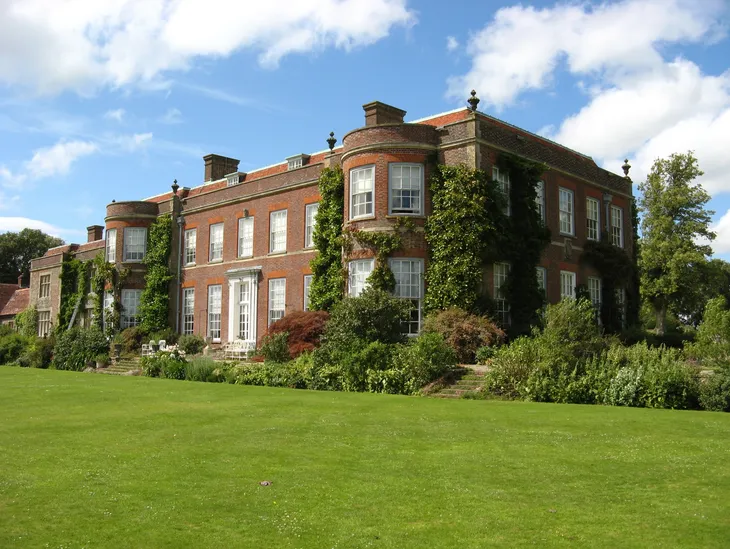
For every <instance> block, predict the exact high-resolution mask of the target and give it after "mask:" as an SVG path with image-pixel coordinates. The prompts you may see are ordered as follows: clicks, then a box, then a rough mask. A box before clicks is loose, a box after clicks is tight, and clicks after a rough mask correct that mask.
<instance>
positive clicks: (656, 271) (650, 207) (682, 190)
mask: <svg viewBox="0 0 730 549" xmlns="http://www.w3.org/2000/svg"><path fill="white" fill-rule="evenodd" d="M702 175H704V174H703V172H702V171H701V170H700V168H699V165H698V163H697V159H696V158H695V157H694V153H693V152H692V151H689V152H687V153H686V154H677V153H675V154H672V155H671V156H670V157H669V158H667V159H661V158H660V159H657V160H655V161H654V165H653V166H652V169H651V172H650V173H649V175H648V177H647V179H646V181H645V182H644V183H642V184H641V185H639V190H641V192H642V197H641V199H640V202H639V205H640V209H641V212H642V214H643V219H642V221H641V233H642V234H641V247H640V255H639V267H640V269H641V288H642V293H643V296H644V298H645V299H647V300H648V301H649V303H650V304H651V306H652V308H653V309H654V314H655V316H656V332H657V333H658V334H664V332H665V329H666V317H667V311H668V310H670V309H672V310H674V311H675V312H676V310H677V309H678V308H679V306H680V303H681V302H682V300H683V299H686V294H687V292H688V291H689V290H688V289H690V288H693V286H694V284H695V278H696V276H697V273H698V272H699V270H700V269H703V268H704V266H705V265H706V263H707V259H708V257H709V256H710V255H712V249H711V248H710V246H709V244H705V243H702V242H699V241H700V240H704V241H711V240H712V239H714V238H715V234H714V233H713V232H712V231H710V229H709V227H710V216H711V215H712V214H713V213H714V212H712V211H709V210H707V209H705V205H706V204H707V202H708V201H709V200H710V195H709V194H707V192H706V191H705V190H704V189H703V188H702V185H700V184H699V183H694V180H695V179H696V178H698V177H701V176H702Z"/></svg>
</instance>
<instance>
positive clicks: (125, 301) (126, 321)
mask: <svg viewBox="0 0 730 549" xmlns="http://www.w3.org/2000/svg"><path fill="white" fill-rule="evenodd" d="M141 295H142V290H122V296H121V297H122V314H121V319H120V320H121V327H122V329H124V328H131V327H132V326H137V325H138V324H139V317H138V309H139V298H140V296H141Z"/></svg>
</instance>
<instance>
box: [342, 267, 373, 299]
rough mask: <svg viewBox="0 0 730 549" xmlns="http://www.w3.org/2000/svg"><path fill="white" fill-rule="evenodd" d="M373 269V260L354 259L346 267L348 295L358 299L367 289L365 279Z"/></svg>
mask: <svg viewBox="0 0 730 549" xmlns="http://www.w3.org/2000/svg"><path fill="white" fill-rule="evenodd" d="M374 268H375V260H374V259H355V260H353V261H350V263H348V265H347V270H348V273H349V276H348V285H347V286H348V290H347V291H348V295H349V296H350V297H358V296H359V295H360V294H361V293H362V291H363V290H364V289H365V288H367V287H368V282H367V279H368V277H369V276H370V274H371V273H372V272H373V269H374Z"/></svg>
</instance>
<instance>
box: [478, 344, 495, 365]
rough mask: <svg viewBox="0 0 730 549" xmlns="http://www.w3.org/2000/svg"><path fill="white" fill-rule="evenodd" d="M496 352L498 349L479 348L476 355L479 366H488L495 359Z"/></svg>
mask: <svg viewBox="0 0 730 549" xmlns="http://www.w3.org/2000/svg"><path fill="white" fill-rule="evenodd" d="M496 351H497V348H496V347H479V348H478V349H477V354H476V360H477V364H486V363H487V362H488V361H489V360H490V359H492V358H493V357H494V353H495V352H496Z"/></svg>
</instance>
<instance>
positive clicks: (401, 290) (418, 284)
mask: <svg viewBox="0 0 730 549" xmlns="http://www.w3.org/2000/svg"><path fill="white" fill-rule="evenodd" d="M390 270H391V271H392V272H393V276H394V277H395V289H394V290H393V294H394V295H395V296H396V297H400V298H402V299H407V300H408V301H409V302H410V303H411V315H410V318H409V319H408V320H407V321H406V322H405V323H403V325H402V327H403V333H405V334H408V335H418V333H419V331H420V330H421V314H422V311H421V309H422V302H423V301H422V298H423V261H422V260H420V259H391V260H390Z"/></svg>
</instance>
